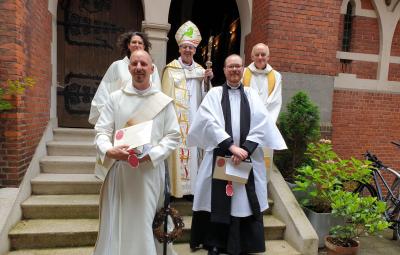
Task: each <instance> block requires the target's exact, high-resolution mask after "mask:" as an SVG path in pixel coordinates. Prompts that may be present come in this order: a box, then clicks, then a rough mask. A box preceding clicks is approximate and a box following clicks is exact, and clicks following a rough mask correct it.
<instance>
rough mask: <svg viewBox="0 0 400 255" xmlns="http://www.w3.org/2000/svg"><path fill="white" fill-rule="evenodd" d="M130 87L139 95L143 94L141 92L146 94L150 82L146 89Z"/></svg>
mask: <svg viewBox="0 0 400 255" xmlns="http://www.w3.org/2000/svg"><path fill="white" fill-rule="evenodd" d="M132 88H133V90H134V91H135V92H136V93H138V94H139V95H143V94H146V93H147V92H149V91H150V90H151V83H150V86H149V87H148V88H147V89H137V88H135V87H134V86H132Z"/></svg>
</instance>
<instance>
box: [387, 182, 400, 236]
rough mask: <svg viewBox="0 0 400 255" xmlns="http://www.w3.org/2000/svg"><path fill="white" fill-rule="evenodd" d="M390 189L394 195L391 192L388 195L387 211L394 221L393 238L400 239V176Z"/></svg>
mask: <svg viewBox="0 0 400 255" xmlns="http://www.w3.org/2000/svg"><path fill="white" fill-rule="evenodd" d="M390 189H391V191H392V193H393V196H392V195H391V194H390V193H389V194H388V195H387V197H386V204H387V206H388V208H387V212H388V215H389V217H390V221H391V222H393V226H392V228H393V240H400V178H396V180H395V181H394V182H393V184H392V186H391V187H390ZM396 204H397V206H396Z"/></svg>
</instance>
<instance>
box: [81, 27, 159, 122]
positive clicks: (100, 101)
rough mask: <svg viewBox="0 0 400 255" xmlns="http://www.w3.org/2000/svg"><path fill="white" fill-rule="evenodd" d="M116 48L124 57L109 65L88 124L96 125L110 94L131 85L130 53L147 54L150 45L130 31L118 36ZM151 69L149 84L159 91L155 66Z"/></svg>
mask: <svg viewBox="0 0 400 255" xmlns="http://www.w3.org/2000/svg"><path fill="white" fill-rule="evenodd" d="M117 46H118V47H119V48H120V49H121V53H122V55H125V57H124V58H123V59H120V60H117V61H115V62H113V63H112V64H111V65H110V67H109V68H108V70H107V72H106V73H105V75H104V76H103V79H102V80H101V82H100V85H99V87H98V88H97V91H96V94H95V95H94V97H93V100H92V104H91V107H90V114H89V123H91V124H93V125H95V124H96V122H97V119H98V118H99V117H100V113H101V109H102V108H103V106H104V105H105V104H106V102H107V100H108V98H109V96H110V94H111V93H112V92H114V91H116V90H118V89H121V88H122V87H124V86H125V85H126V84H130V83H131V80H132V76H131V74H130V73H129V70H128V66H129V58H130V56H131V52H134V51H136V50H145V51H147V52H148V51H149V50H150V48H151V43H150V41H149V39H148V37H147V35H146V34H145V33H141V32H133V31H130V32H126V33H124V34H122V35H120V37H119V38H118V42H117ZM153 68H154V72H153V74H152V75H151V77H150V82H151V84H152V86H154V87H155V88H157V89H158V90H160V89H161V81H160V77H159V75H158V70H157V66H156V65H154V64H153Z"/></svg>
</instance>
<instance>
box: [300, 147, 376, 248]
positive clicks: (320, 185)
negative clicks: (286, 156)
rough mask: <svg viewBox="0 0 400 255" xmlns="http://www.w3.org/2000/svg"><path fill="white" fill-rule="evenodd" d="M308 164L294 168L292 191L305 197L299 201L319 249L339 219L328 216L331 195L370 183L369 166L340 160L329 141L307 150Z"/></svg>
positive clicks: (367, 163)
mask: <svg viewBox="0 0 400 255" xmlns="http://www.w3.org/2000/svg"><path fill="white" fill-rule="evenodd" d="M306 154H307V156H309V158H310V162H309V163H308V164H307V165H304V166H302V167H300V168H297V169H296V170H297V175H296V176H295V180H296V181H295V183H296V187H295V189H294V190H296V191H301V192H303V193H304V194H305V197H304V198H303V199H301V200H300V203H301V204H302V206H303V209H304V212H305V214H306V215H307V217H308V219H309V221H310V223H311V224H312V225H313V227H314V229H315V230H316V232H317V234H318V237H319V247H323V246H324V240H323V239H324V237H325V236H326V235H328V233H329V230H330V228H331V227H332V226H333V225H337V224H341V223H343V219H342V218H340V217H337V216H336V215H332V214H331V210H332V202H333V200H332V194H333V193H334V192H336V191H338V190H344V189H345V187H346V185H345V184H346V183H350V182H352V181H357V182H363V183H367V182H369V180H370V173H371V170H370V164H371V163H370V162H369V161H367V160H358V159H355V158H351V159H349V160H345V159H341V158H340V157H339V156H338V155H337V154H336V153H335V152H334V151H333V149H332V145H331V141H330V140H325V139H321V140H320V141H319V142H318V143H310V144H309V145H308V146H307V151H306Z"/></svg>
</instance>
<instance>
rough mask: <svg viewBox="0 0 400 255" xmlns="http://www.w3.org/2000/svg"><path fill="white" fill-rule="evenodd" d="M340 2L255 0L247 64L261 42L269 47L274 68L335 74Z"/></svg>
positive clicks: (247, 48) (284, 70)
mask: <svg viewBox="0 0 400 255" xmlns="http://www.w3.org/2000/svg"><path fill="white" fill-rule="evenodd" d="M341 2H342V1H341V0H300V1H290V0H283V1H266V0H254V1H253V23H252V32H251V34H249V35H248V36H247V38H246V48H245V53H246V62H247V63H248V62H249V61H250V53H251V47H252V46H253V45H254V44H255V43H258V42H264V43H266V44H268V45H269V46H270V50H271V60H270V63H271V65H272V66H273V67H274V68H276V69H277V70H280V71H283V72H295V73H307V74H325V75H336V73H337V70H338V66H339V61H338V59H336V51H337V49H338V39H337V38H338V33H339V22H340V5H341Z"/></svg>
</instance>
